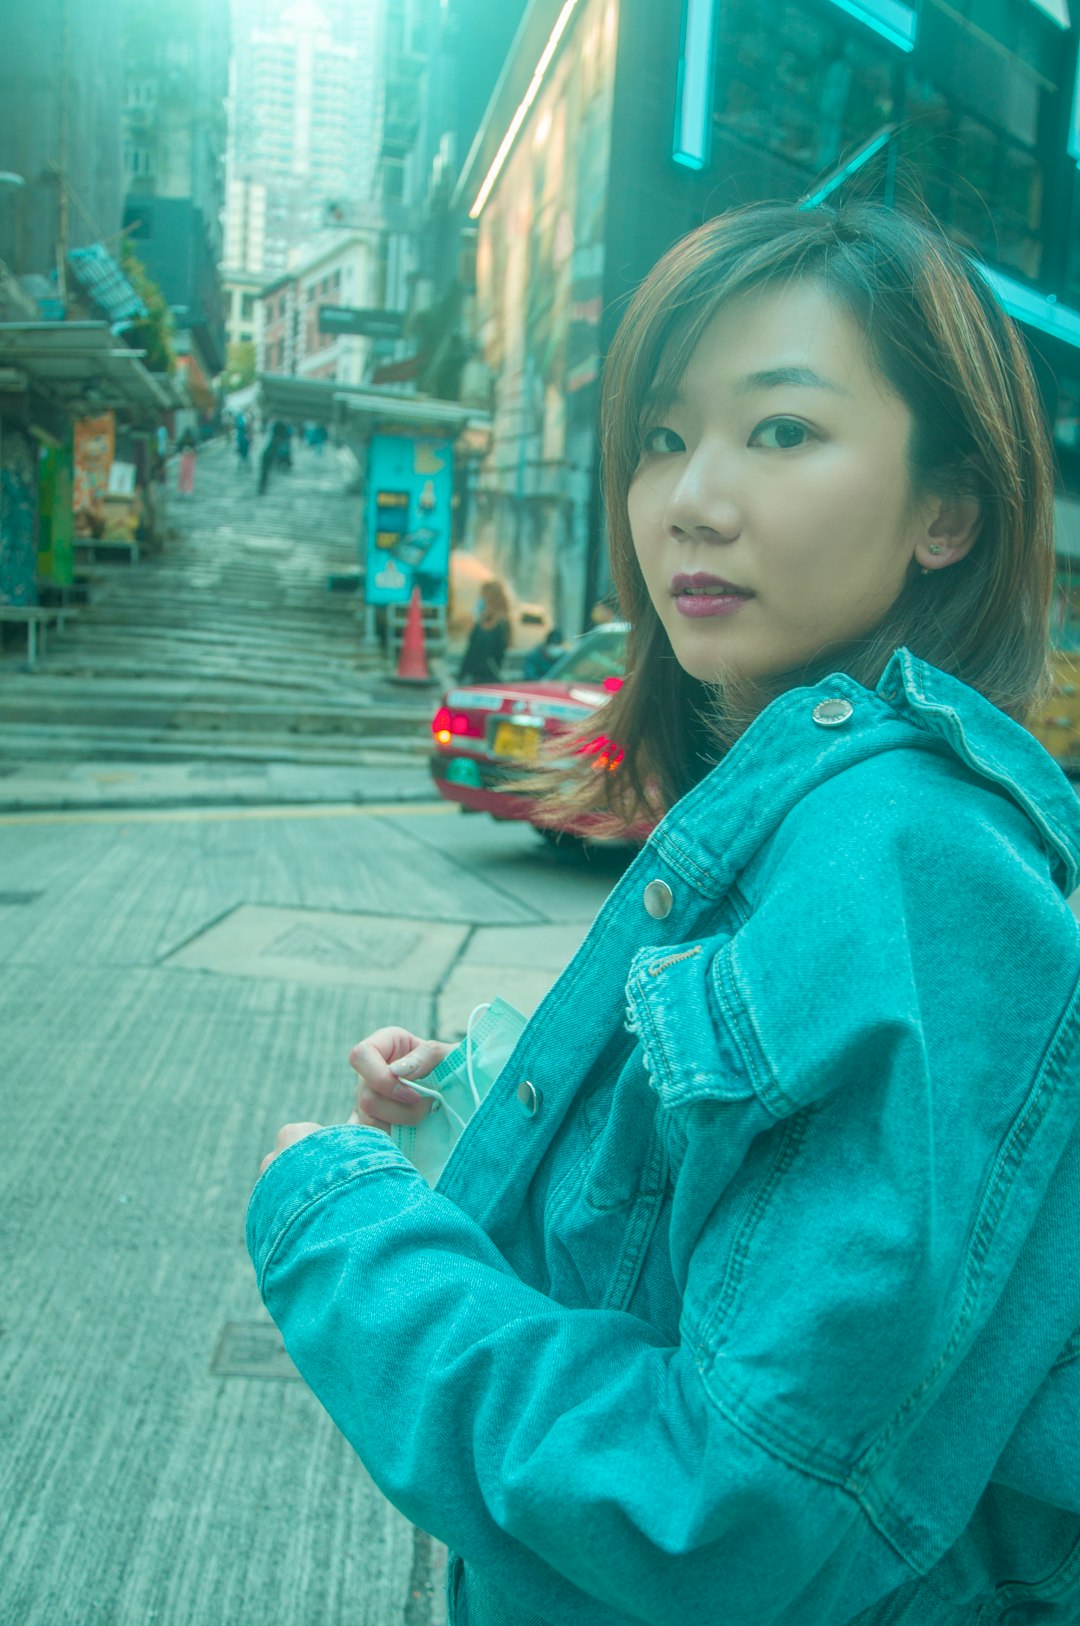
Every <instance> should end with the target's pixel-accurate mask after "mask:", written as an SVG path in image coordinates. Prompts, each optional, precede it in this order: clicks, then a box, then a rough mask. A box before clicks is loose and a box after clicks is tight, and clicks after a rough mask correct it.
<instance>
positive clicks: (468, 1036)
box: [465, 1000, 491, 1106]
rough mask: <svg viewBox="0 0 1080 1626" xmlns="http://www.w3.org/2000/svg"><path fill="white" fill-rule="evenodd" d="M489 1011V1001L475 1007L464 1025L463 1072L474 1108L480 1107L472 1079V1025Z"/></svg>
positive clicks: (478, 1094) (478, 1092) (478, 1096)
mask: <svg viewBox="0 0 1080 1626" xmlns="http://www.w3.org/2000/svg"><path fill="white" fill-rule="evenodd" d="M490 1009H491V1002H490V1000H489V1001H488V1003H487V1004H486V1005H477V1006H476V1007H475V1009H474V1010H472V1011H470V1012H469V1020H468V1021H467V1022H466V1024H465V1072H466V1075H467V1077H468V1080H469V1088H470V1090H471V1091H472V1098H473V1103H474V1105H476V1106H479V1105H480V1091H479V1090H478V1089H477V1087H476V1080H475V1078H474V1077H473V1024H474V1023H475V1021H476V1018H477V1017H478V1016H480V1015H481V1014H482V1013H483V1012H484V1011H489V1010H490Z"/></svg>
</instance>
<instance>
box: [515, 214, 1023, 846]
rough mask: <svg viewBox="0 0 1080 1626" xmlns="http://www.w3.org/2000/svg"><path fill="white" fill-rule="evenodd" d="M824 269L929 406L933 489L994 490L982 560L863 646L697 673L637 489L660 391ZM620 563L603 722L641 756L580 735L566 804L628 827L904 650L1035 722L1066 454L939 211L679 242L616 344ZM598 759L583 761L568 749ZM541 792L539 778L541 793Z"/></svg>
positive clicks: (609, 498) (921, 461)
mask: <svg viewBox="0 0 1080 1626" xmlns="http://www.w3.org/2000/svg"><path fill="white" fill-rule="evenodd" d="M793 278H799V279H807V280H814V281H817V282H819V283H820V284H821V285H822V286H823V287H824V288H825V290H826V291H827V292H828V293H829V294H830V295H831V296H832V297H833V298H834V299H835V300H836V301H837V303H838V304H839V305H840V306H841V307H842V308H843V309H845V310H846V311H847V312H849V313H850V314H851V315H852V316H853V317H854V318H855V320H856V321H858V322H859V324H860V326H861V327H862V329H863V332H864V335H865V338H866V340H867V343H868V346H869V349H870V353H871V356H872V357H873V360H874V362H875V364H876V366H877V367H878V369H879V370H880V372H881V374H882V375H883V377H884V378H885V379H887V380H888V382H889V384H890V385H891V386H892V388H893V389H894V390H895V391H896V393H897V394H898V395H899V396H900V397H901V398H902V400H903V401H904V402H905V404H906V405H907V407H908V409H909V410H910V412H911V414H912V418H913V427H912V433H911V438H910V444H909V446H908V465H909V471H910V476H911V484H912V490H913V493H915V494H926V493H933V494H935V495H940V496H967V497H972V496H973V497H976V498H977V499H978V500H979V503H980V506H981V510H982V529H981V531H980V534H979V537H978V540H977V541H976V543H975V546H974V548H973V549H972V551H971V552H970V553H969V554H968V556H967V557H966V558H965V559H963V560H961V561H959V562H957V563H956V564H953V565H950V566H949V568H948V569H945V570H937V571H934V572H932V573H931V574H930V575H923V574H921V573H920V572H919V570H918V569H917V567H916V566H915V565H914V562H913V565H912V569H911V571H910V574H909V577H908V580H907V582H906V583H905V585H904V587H903V589H902V590H901V592H900V595H899V597H898V598H897V599H896V601H895V602H894V604H893V605H892V607H891V608H890V610H889V611H888V612H887V614H886V615H885V616H884V617H883V618H882V620H881V621H880V622H879V623H878V625H877V626H876V627H875V628H874V629H873V630H872V631H871V632H869V633H868V634H866V635H865V636H864V637H862V638H860V639H859V640H858V641H857V642H855V643H853V644H851V645H849V646H847V647H845V648H843V649H835V648H834V649H833V650H832V651H830V652H826V653H825V654H824V655H823V656H822V657H821V658H819V659H816V660H815V661H813V662H811V663H809V664H807V665H805V666H802V667H800V668H799V669H798V670H797V671H789V672H785V673H783V674H781V675H780V676H778V677H775V678H770V679H768V680H766V681H757V682H754V683H749V682H746V681H740V680H732V681H730V682H726V683H725V685H724V687H723V688H722V689H720V688H717V687H715V686H709V685H706V684H703V683H700V682H698V681H697V680H696V679H695V678H692V677H690V676H689V674H688V673H686V672H685V671H684V670H683V668H682V667H681V666H680V665H679V663H678V661H677V660H676V659H675V656H674V654H673V652H672V649H671V645H670V643H669V641H668V638H667V635H666V633H665V632H664V630H663V627H662V625H661V623H660V620H659V617H658V616H657V614H656V611H655V610H654V608H653V606H652V603H651V601H650V599H649V595H648V592H647V590H646V587H645V582H644V579H643V577H642V574H641V570H640V568H639V566H638V562H637V557H636V554H635V551H634V545H633V540H632V538H631V534H630V522H629V516H628V512H627V494H628V492H629V489H630V484H631V481H632V479H633V477H634V473H635V471H636V468H637V465H638V461H639V456H640V449H641V442H642V435H643V428H644V429H647V428H648V427H650V425H649V424H648V423H644V422H643V414H644V413H645V411H646V410H649V409H648V408H647V406H646V402H647V398H650V399H651V398H659V400H660V401H661V402H663V400H664V398H665V396H670V395H671V394H673V393H674V392H675V390H676V388H677V385H678V381H679V379H680V377H681V375H682V373H683V372H684V371H685V369H686V367H687V365H688V363H689V361H690V358H691V356H692V354H693V352H694V349H695V347H696V345H697V343H698V341H699V339H700V337H701V335H702V333H703V332H704V330H705V328H706V327H707V326H708V324H709V322H710V321H711V320H712V318H713V317H714V316H715V315H716V313H717V311H718V309H719V307H720V306H721V304H722V303H723V302H724V301H726V300H728V299H730V298H731V297H732V296H733V295H736V294H740V293H743V292H745V291H747V290H748V289H750V288H756V287H761V286H763V285H766V284H770V283H779V282H783V281H787V280H789V279H793ZM602 443H603V459H604V493H605V498H606V505H607V523H608V542H609V548H610V554H611V569H612V575H613V577H614V580H615V585H616V587H617V590H618V595H619V604H620V608H621V611H622V614H623V616H624V617H625V619H626V620H627V621H629V622H630V624H631V629H632V630H631V634H630V641H629V648H628V658H627V674H626V680H625V682H624V684H623V687H622V688H621V690H620V691H619V692H618V694H617V695H615V696H614V697H613V699H612V700H611V701H610V702H609V703H608V704H607V705H606V706H605V707H604V709H603V711H602V712H601V713H598V714H593V716H592V717H590V720H589V730H588V738H589V740H590V741H591V742H592V743H593V744H595V739H596V735H597V729H598V728H599V729H602V730H603V733H604V734H605V735H606V736H607V737H608V738H609V739H610V740H614V741H617V742H618V745H619V746H620V747H621V749H622V751H623V752H624V753H625V755H624V758H623V761H622V764H621V767H620V769H619V771H618V772H616V773H609V772H604V773H597V772H595V771H593V770H592V765H593V763H594V762H595V760H596V757H595V752H589V751H586V752H585V753H584V754H579V755H577V756H576V758H575V757H574V756H573V755H572V753H573V752H574V751H575V750H576V751H578V752H581V750H582V746H583V744H584V743H585V737H584V736H582V737H581V738H580V739H577V740H576V741H571V742H570V743H569V744H567V745H566V746H564V747H563V748H562V749H561V750H560V752H559V760H558V761H557V762H553V763H552V765H551V766H552V768H553V769H554V770H556V771H555V773H554V774H553V779H552V782H553V783H557V784H558V789H555V790H552V789H551V788H550V786H549V787H548V788H547V789H546V791H541V792H540V796H541V801H542V803H543V805H544V807H545V811H546V814H547V815H552V814H553V815H556V816H557V817H558V818H559V820H560V821H562V822H565V821H566V820H567V818H568V817H569V818H572V817H574V816H577V815H580V814H583V813H584V814H586V815H589V823H590V826H591V828H592V829H593V830H594V831H596V832H597V833H602V832H603V833H608V834H616V833H619V832H620V831H624V830H625V829H626V828H627V827H628V826H629V825H631V824H633V823H635V822H636V821H638V820H640V819H641V818H642V817H643V816H647V817H652V818H655V817H656V816H657V815H658V814H659V813H661V812H663V811H665V810H666V809H667V808H668V807H670V806H671V805H672V804H673V803H674V802H675V801H677V800H678V798H679V797H680V796H682V795H683V794H685V792H686V791H687V790H689V789H690V788H691V786H692V785H694V784H696V783H697V781H698V780H699V779H701V778H702V777H703V776H704V774H705V773H706V772H707V771H708V769H709V768H710V767H711V766H712V765H713V764H714V763H715V762H716V761H717V760H719V758H720V757H721V756H722V755H723V753H724V751H725V750H726V749H727V748H728V747H730V745H731V744H733V743H734V741H735V739H737V738H738V736H739V735H740V734H741V733H742V732H743V731H744V729H745V728H747V727H748V726H749V724H750V723H751V722H752V721H753V718H754V717H755V716H756V715H757V714H758V713H759V712H760V711H761V710H763V708H764V707H765V706H766V705H767V704H768V703H769V701H770V700H771V699H773V698H775V696H776V695H777V694H779V693H781V692H783V691H784V690H785V689H789V688H793V687H796V686H799V685H802V684H811V683H815V682H818V681H820V680H821V679H822V678H824V677H826V676H828V674H829V673H831V672H836V671H844V672H847V673H849V674H850V675H851V676H852V677H853V678H855V679H856V681H858V682H860V683H862V684H863V685H864V686H865V687H867V688H872V687H873V686H874V685H875V684H876V683H877V681H878V679H879V678H880V676H881V673H882V672H883V670H884V668H885V666H886V665H887V664H888V661H889V659H890V657H891V655H892V654H893V651H894V650H896V649H897V648H899V647H901V646H906V647H907V648H909V649H910V650H912V652H913V653H914V654H916V655H918V656H920V657H921V658H922V659H923V660H926V661H928V662H930V663H931V664H933V665H934V666H937V667H939V668H940V669H941V670H943V671H945V672H949V673H952V674H954V675H955V676H957V677H959V678H961V679H963V681H964V682H966V683H968V684H970V685H971V687H972V688H974V689H977V690H978V691H979V692H980V693H982V694H983V695H985V696H986V697H987V698H988V699H989V700H991V701H992V702H993V703H994V704H995V705H996V706H998V707H1000V708H1001V710H1002V711H1004V712H1005V713H1007V714H1008V715H1009V716H1010V717H1013V718H1016V719H1017V720H1020V721H1022V720H1023V718H1024V717H1025V716H1026V715H1027V713H1028V711H1029V709H1030V708H1031V706H1032V705H1033V704H1034V703H1035V702H1036V701H1037V700H1038V699H1039V698H1040V697H1041V696H1042V695H1043V694H1044V693H1045V692H1046V687H1047V683H1048V656H1049V608H1050V599H1051V594H1052V590H1053V572H1054V544H1053V465H1052V459H1051V454H1050V446H1049V440H1048V437H1047V433H1046V427H1045V424H1044V420H1043V415H1042V409H1041V403H1040V400H1039V396H1038V392H1037V389H1036V386H1035V381H1034V377H1033V374H1032V370H1031V365H1030V362H1029V360H1028V357H1027V353H1026V351H1025V348H1024V344H1023V341H1022V339H1021V337H1020V334H1019V332H1018V330H1017V328H1016V326H1015V324H1014V323H1013V322H1012V321H1011V320H1010V318H1009V317H1008V316H1007V315H1006V314H1005V312H1004V310H1003V309H1002V308H1001V306H1000V305H999V303H998V301H997V299H996V298H995V297H994V295H993V293H992V291H991V289H990V287H989V284H988V283H987V281H986V279H985V278H984V277H983V275H982V274H981V272H980V271H979V269H978V268H977V266H976V265H975V264H974V263H973V262H972V260H971V259H970V258H969V257H968V256H967V255H966V254H965V253H964V252H963V250H961V249H960V248H958V247H957V246H956V245H955V244H954V243H952V242H951V241H950V240H949V239H948V238H947V237H946V236H945V234H944V233H943V232H942V231H941V229H940V228H939V227H938V226H937V225H936V223H935V222H933V221H932V220H930V219H929V218H916V217H914V216H913V215H910V214H906V213H902V212H900V211H898V210H895V209H890V208H887V207H885V206H884V205H883V204H880V203H874V202H868V201H856V202H844V203H841V204H840V205H839V206H837V207H823V208H818V209H814V210H804V209H800V208H798V207H797V206H795V205H788V204H753V205H750V206H749V207H747V208H744V209H739V210H735V211H733V212H731V213H729V214H724V215H720V216H718V217H717V218H716V219H714V220H711V221H709V222H707V223H706V224H705V225H704V226H702V227H701V228H700V229H699V230H697V231H695V232H693V233H691V235H690V236H689V237H686V238H684V239H683V240H682V241H681V242H679V243H677V244H676V245H675V247H674V248H672V249H671V250H669V252H668V253H667V254H666V255H665V256H664V258H663V259H662V260H661V261H660V262H659V264H658V265H656V266H655V267H654V269H653V270H652V271H651V272H650V274H649V276H648V277H647V278H646V279H645V281H644V283H642V285H641V287H640V288H639V289H638V291H637V293H636V294H635V296H634V298H633V300H632V302H631V304H630V306H629V308H628V310H627V312H626V314H625V316H624V317H623V320H622V322H621V324H620V326H619V330H618V333H617V334H616V336H615V340H614V342H613V344H612V347H611V351H610V354H609V356H608V358H607V363H606V367H605V376H604V398H603V409H602ZM568 756H569V760H570V762H575V761H576V763H578V764H580V767H581V772H580V773H579V774H574V773H571V774H570V775H569V782H568V774H567V769H568V765H569V764H568V760H567V758H568ZM538 788H539V787H538Z"/></svg>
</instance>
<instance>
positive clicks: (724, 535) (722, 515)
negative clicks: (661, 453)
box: [664, 452, 741, 542]
mask: <svg viewBox="0 0 1080 1626" xmlns="http://www.w3.org/2000/svg"><path fill="white" fill-rule="evenodd" d="M664 525H665V528H666V530H667V532H668V535H669V536H673V537H676V538H683V537H685V538H693V539H697V540H700V541H705V542H733V541H734V540H735V538H736V537H737V536H738V535H739V531H740V529H741V521H740V518H739V510H738V506H737V504H736V502H735V500H734V496H733V494H732V492H731V486H730V481H729V480H728V479H726V478H725V476H724V473H723V470H722V468H721V466H720V460H719V458H718V457H716V456H711V457H710V456H702V455H701V453H700V452H699V453H697V454H696V455H695V456H694V457H691V458H690V459H688V461H687V462H686V464H685V465H684V467H683V469H682V471H681V472H680V475H679V479H678V482H677V483H676V485H675V486H674V487H673V488H672V491H671V495H670V497H669V499H668V502H667V511H666V513H665V515H664Z"/></svg>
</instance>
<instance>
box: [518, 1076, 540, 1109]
mask: <svg viewBox="0 0 1080 1626" xmlns="http://www.w3.org/2000/svg"><path fill="white" fill-rule="evenodd" d="M517 1098H518V1100H519V1101H520V1103H521V1110H522V1112H524V1113H525V1114H526V1116H527V1117H529V1118H532V1117H534V1116H535V1114H536V1112H537V1110H538V1109H539V1106H540V1092H539V1090H538V1089H537V1088H536V1085H535V1084H533V1083H532V1082H531V1080H529V1079H527V1078H523V1079H522V1081H521V1083H520V1084H519V1085H518V1087H517Z"/></svg>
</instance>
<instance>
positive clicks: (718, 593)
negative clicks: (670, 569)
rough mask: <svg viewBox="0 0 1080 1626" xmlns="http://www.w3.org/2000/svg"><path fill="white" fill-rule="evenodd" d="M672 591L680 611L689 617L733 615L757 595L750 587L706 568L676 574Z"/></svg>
mask: <svg viewBox="0 0 1080 1626" xmlns="http://www.w3.org/2000/svg"><path fill="white" fill-rule="evenodd" d="M671 594H672V597H673V598H674V600H675V608H676V609H677V610H678V612H679V614H680V615H688V616H699V615H732V614H734V612H735V611H736V610H737V609H739V608H740V606H741V605H743V604H745V603H746V601H747V599H751V598H753V596H754V595H753V593H751V592H750V591H749V590H748V589H747V588H745V587H736V585H735V583H734V582H729V581H725V580H724V578H723V577H722V576H710V575H708V574H707V573H706V572H704V571H698V572H697V573H696V574H695V575H692V576H683V575H679V576H674V577H672V581H671Z"/></svg>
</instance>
